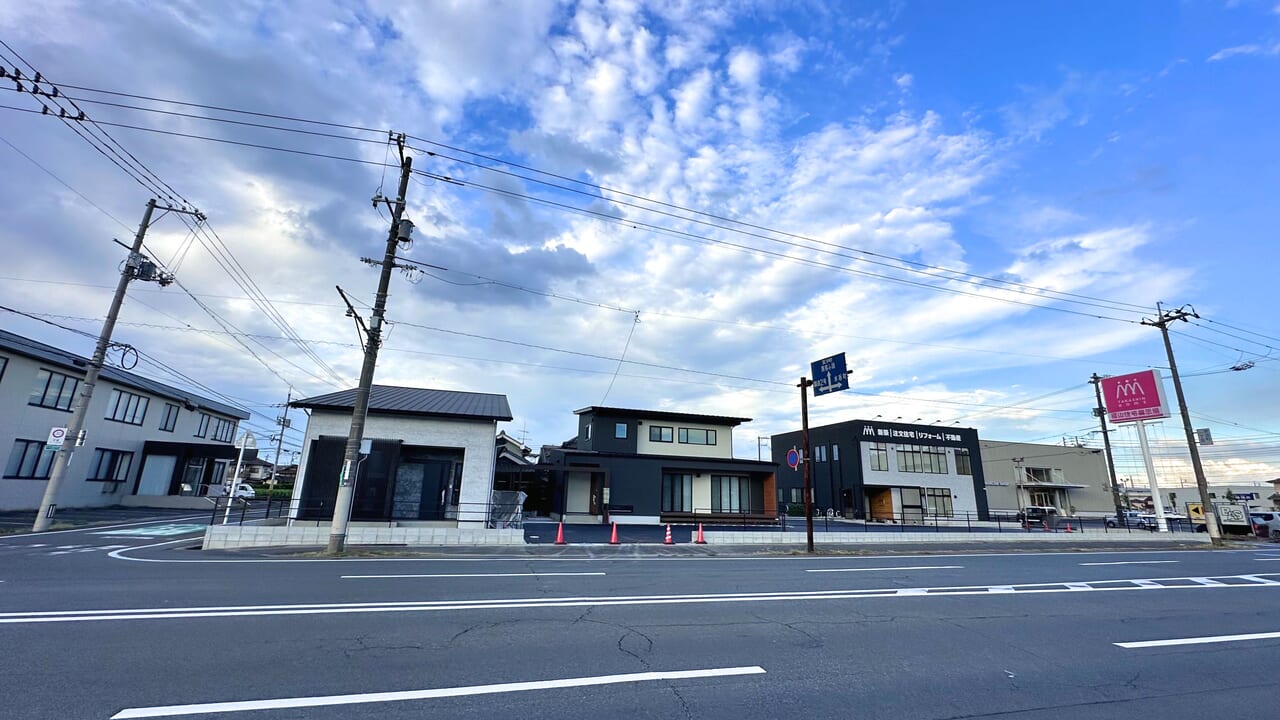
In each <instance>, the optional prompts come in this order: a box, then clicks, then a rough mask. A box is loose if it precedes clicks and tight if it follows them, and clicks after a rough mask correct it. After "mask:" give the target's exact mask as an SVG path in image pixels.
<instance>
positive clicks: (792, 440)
mask: <svg viewBox="0 0 1280 720" xmlns="http://www.w3.org/2000/svg"><path fill="white" fill-rule="evenodd" d="M809 446H810V458H809V470H810V481H811V484H812V488H813V502H814V508H815V512H822V511H826V510H828V509H829V510H831V511H832V512H834V513H835V514H836V515H840V516H843V517H847V518H856V519H874V520H886V521H894V522H903V521H905V522H914V521H918V520H920V519H922V518H923V517H925V516H929V515H931V514H938V515H944V516H955V515H960V514H962V513H971V514H972V515H973V516H974V517H976V518H977V519H981V520H985V519H987V514H988V513H987V510H988V509H987V497H986V488H985V481H984V478H983V472H982V454H981V453H982V449H981V447H980V445H979V443H978V432H977V431H976V430H974V429H972V428H959V427H933V426H927V425H908V424H902V423H886V422H878V421H873V420H849V421H846V422H841V423H834V424H831V425H823V426H820V427H815V428H810V429H809ZM793 447H794V448H796V449H798V450H799V449H801V448H803V444H802V438H801V432H800V431H799V430H797V431H793V432H788V433H782V434H780V435H774V436H773V438H772V442H771V448H772V457H773V460H774V462H776V463H778V501H779V502H780V503H782V504H784V505H786V504H791V503H794V502H800V503H802V502H803V494H802V490H803V487H804V477H803V474H802V471H803V469H804V466H803V465H800V466H799V467H798V468H797V469H792V468H791V467H790V466H789V465H788V464H787V454H788V452H789V451H790V450H791V449H792V448H793ZM873 455H874V456H875V457H873ZM922 458H923V459H924V462H921V459H922ZM966 466H967V467H966Z"/></svg>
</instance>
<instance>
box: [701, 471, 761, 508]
mask: <svg viewBox="0 0 1280 720" xmlns="http://www.w3.org/2000/svg"><path fill="white" fill-rule="evenodd" d="M757 494H759V493H757ZM751 500H752V498H751V480H750V479H748V478H745V477H737V476H733V475H712V476H711V512H752V511H753V505H754V503H752V501H751ZM756 510H757V511H758V509H756Z"/></svg>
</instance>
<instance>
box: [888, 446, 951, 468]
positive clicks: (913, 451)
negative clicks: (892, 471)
mask: <svg viewBox="0 0 1280 720" xmlns="http://www.w3.org/2000/svg"><path fill="white" fill-rule="evenodd" d="M898 472H911V473H933V474H935V475H945V474H947V451H946V450H944V449H942V448H940V447H933V446H930V445H899V446H898Z"/></svg>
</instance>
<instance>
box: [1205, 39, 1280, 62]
mask: <svg viewBox="0 0 1280 720" xmlns="http://www.w3.org/2000/svg"><path fill="white" fill-rule="evenodd" d="M1239 55H1261V56H1263V57H1266V56H1274V55H1280V42H1277V43H1273V44H1271V45H1260V44H1257V43H1250V44H1248V45H1236V46H1235V47H1229V48H1223V49H1222V50H1219V51H1218V52H1216V53H1214V54H1212V55H1210V56H1209V57H1208V59H1207V60H1206V62H1220V61H1222V60H1227V59H1229V58H1233V57H1236V56H1239Z"/></svg>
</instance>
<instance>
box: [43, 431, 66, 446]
mask: <svg viewBox="0 0 1280 720" xmlns="http://www.w3.org/2000/svg"><path fill="white" fill-rule="evenodd" d="M66 441H67V429H66V428H64V427H56V428H52V429H51V430H49V440H48V441H47V442H45V445H47V446H49V447H51V448H60V447H62V444H63V443H65V442H66Z"/></svg>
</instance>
